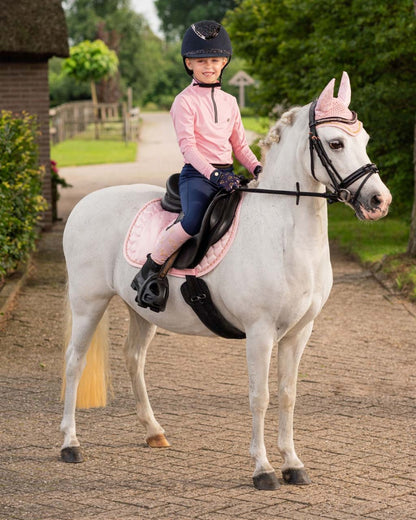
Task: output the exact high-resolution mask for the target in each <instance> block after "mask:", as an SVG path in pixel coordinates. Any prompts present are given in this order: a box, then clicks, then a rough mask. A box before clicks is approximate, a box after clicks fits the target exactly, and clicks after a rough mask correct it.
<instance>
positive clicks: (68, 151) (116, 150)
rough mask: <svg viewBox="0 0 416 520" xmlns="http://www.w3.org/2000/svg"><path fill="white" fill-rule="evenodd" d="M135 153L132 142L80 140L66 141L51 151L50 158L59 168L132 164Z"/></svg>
mask: <svg viewBox="0 0 416 520" xmlns="http://www.w3.org/2000/svg"><path fill="white" fill-rule="evenodd" d="M136 153H137V143H134V142H128V143H123V142H121V141H103V140H99V141H90V140H82V139H68V140H67V141H62V142H61V143H59V144H57V145H55V146H53V147H52V149H51V156H52V158H53V160H54V161H56V162H57V163H58V164H59V166H60V167H64V166H82V165H85V164H107V163H122V162H134V161H135V159H136Z"/></svg>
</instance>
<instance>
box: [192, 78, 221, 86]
mask: <svg viewBox="0 0 416 520" xmlns="http://www.w3.org/2000/svg"><path fill="white" fill-rule="evenodd" d="M192 86H194V87H201V88H216V87H221V82H220V81H217V82H216V83H200V82H199V81H197V80H196V79H194V80H193V83H192Z"/></svg>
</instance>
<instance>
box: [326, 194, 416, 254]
mask: <svg viewBox="0 0 416 520" xmlns="http://www.w3.org/2000/svg"><path fill="white" fill-rule="evenodd" d="M328 215H329V218H328V233H329V238H330V240H332V241H335V242H337V244H338V245H339V246H340V247H341V248H342V249H343V250H344V251H345V252H347V253H348V254H350V255H353V256H354V257H355V258H358V259H359V260H360V261H361V262H363V263H370V264H372V263H374V262H379V261H380V260H382V258H383V257H385V256H386V255H395V254H398V253H401V252H403V251H405V250H406V245H407V238H408V236H409V226H408V224H406V222H404V221H403V220H402V219H398V218H394V217H392V216H391V215H389V216H387V217H385V218H383V219H382V220H379V221H377V222H374V221H365V222H363V221H361V220H358V219H357V218H356V217H355V215H354V212H353V211H352V210H351V208H349V207H347V206H345V205H344V204H341V203H337V204H330V205H329V207H328Z"/></svg>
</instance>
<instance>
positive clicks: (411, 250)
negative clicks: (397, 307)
mask: <svg viewBox="0 0 416 520" xmlns="http://www.w3.org/2000/svg"><path fill="white" fill-rule="evenodd" d="M413 7H414V11H415V15H416V0H413ZM413 170H414V185H415V191H414V196H413V209H412V222H411V224H410V236H409V243H408V244H407V254H408V255H410V256H415V257H416V122H415V133H414V144H413Z"/></svg>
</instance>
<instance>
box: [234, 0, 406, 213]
mask: <svg viewBox="0 0 416 520" xmlns="http://www.w3.org/2000/svg"><path fill="white" fill-rule="evenodd" d="M225 25H226V27H227V29H229V31H230V34H231V38H232V41H233V45H234V48H235V50H236V51H237V52H238V53H239V55H241V56H243V57H245V58H246V59H247V61H248V62H249V63H250V72H251V73H252V74H256V75H257V77H259V78H260V79H261V84H260V87H259V89H258V99H257V101H258V104H259V106H260V107H261V110H262V111H263V112H264V113H267V112H268V111H270V110H271V109H272V108H273V107H274V106H275V105H276V104H277V103H283V104H285V105H286V106H288V105H291V104H304V103H307V102H309V101H311V100H312V99H313V98H314V97H316V96H317V95H318V94H319V92H320V90H321V89H322V88H323V86H324V85H325V84H326V83H327V82H328V80H329V79H331V78H332V77H338V78H339V77H340V75H341V72H342V70H346V71H347V72H348V73H349V75H350V78H351V83H352V87H353V103H352V108H353V109H354V110H356V111H357V112H358V113H359V116H360V119H361V120H362V121H363V122H364V124H365V127H366V129H367V130H368V131H369V133H370V134H371V136H372V140H371V142H370V147H369V151H370V155H371V156H372V158H373V159H374V160H375V161H376V162H377V164H378V165H379V167H380V170H381V172H382V175H383V178H384V179H385V180H386V181H387V183H388V185H389V187H390V189H391V190H392V192H393V200H394V204H393V208H392V209H393V212H396V213H398V212H401V213H402V214H407V215H408V214H409V213H410V207H411V204H412V197H411V196H409V194H410V193H412V192H413V173H412V171H413V165H412V163H413V154H412V149H413V126H414V114H415V109H416V97H415V96H414V78H415V73H416V60H415V56H416V39H415V27H416V23H415V17H414V16H413V13H412V6H411V4H410V2H408V0H397V1H396V2H394V3H391V2H389V1H388V0H367V1H366V2H362V1H361V0H321V1H320V2H315V1H313V0H262V2H258V1H257V0H243V1H242V2H241V4H239V6H238V7H237V8H236V9H235V10H234V11H233V12H231V13H229V15H228V16H227V18H226V20H225Z"/></svg>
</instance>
